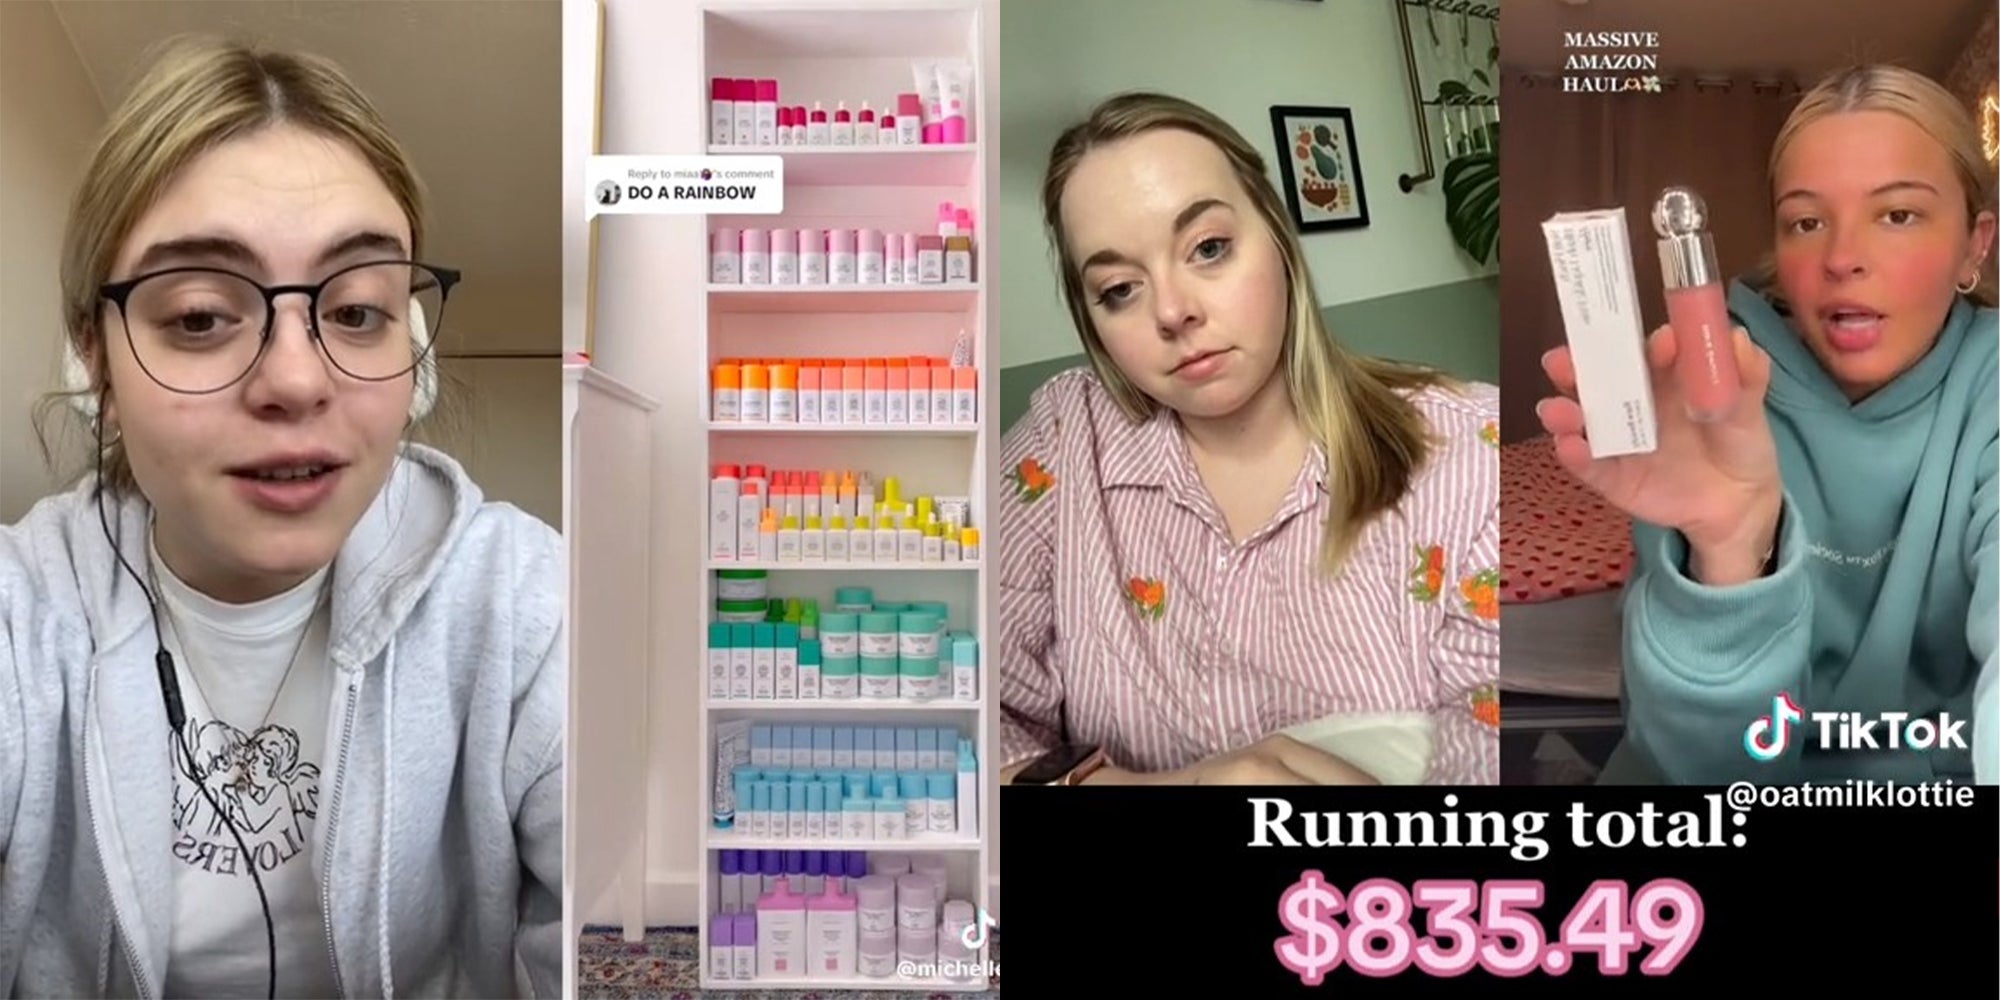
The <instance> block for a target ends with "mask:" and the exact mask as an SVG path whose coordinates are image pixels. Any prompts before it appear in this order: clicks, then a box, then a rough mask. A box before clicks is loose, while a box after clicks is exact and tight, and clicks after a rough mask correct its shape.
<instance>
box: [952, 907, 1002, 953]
mask: <svg viewBox="0 0 2000 1000" xmlns="http://www.w3.org/2000/svg"><path fill="white" fill-rule="evenodd" d="M998 926H1000V921H998V920H995V919H993V915H992V914H990V913H988V912H986V911H985V910H980V911H979V916H978V917H977V918H976V919H974V920H973V922H972V923H969V924H967V925H965V930H963V931H961V932H959V935H958V940H959V942H960V943H962V944H964V945H965V947H966V949H967V950H968V951H972V952H975V953H976V952H978V951H979V949H981V948H984V947H986V941H987V939H988V938H989V937H991V934H990V933H989V932H990V931H991V930H992V929H993V928H995V927H998Z"/></svg>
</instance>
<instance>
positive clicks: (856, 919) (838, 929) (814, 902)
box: [806, 885, 861, 978]
mask: <svg viewBox="0 0 2000 1000" xmlns="http://www.w3.org/2000/svg"><path fill="white" fill-rule="evenodd" d="M859 924H860V906H859V901H858V900H857V899H856V898H855V897H853V896H850V895H845V894H843V893H841V891H840V887H839V886H835V885H829V886H827V887H826V892H825V893H823V894H821V895H818V896H813V897H810V898H808V899H807V900H806V938H807V946H806V961H807V963H808V966H809V968H808V971H807V973H806V974H807V975H808V976H810V977H813V978H821V977H825V978H836V977H845V976H852V975H854V973H855V962H856V959H857V958H858V957H859V954H858V953H859V950H860V944H861V940H860V938H861V929H860V926H859Z"/></svg>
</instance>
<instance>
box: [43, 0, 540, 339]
mask: <svg viewBox="0 0 2000 1000" xmlns="http://www.w3.org/2000/svg"><path fill="white" fill-rule="evenodd" d="M55 10H56V14H57V16H58V17H59V18H61V20H62V23H63V25H64V27H65V28H66V29H67V30H68V32H69V36H70V39H71V40H72V42H73V43H74V45H75V47H76V52H77V56H78V57H79V58H80V59H81V60H82V63H83V67H84V70H85V71H86V72H87V73H88V74H89V76H90V78H91V80H92V82H93V83H94V84H95V85H96V87H97V91H98V93H99V95H100V96H101V97H102V99H103V101H104V104H105V107H106V108H107V109H108V108H110V107H113V106H115V105H116V104H117V102H118V101H119V99H120V98H121V96H122V95H123V94H124V93H125V90H126V89H127V87H128V86H129V85H130V84H131V82H132V77H133V76H134V75H135V74H136V73H138V72H139V71H140V69H141V68H142V63H143V60H144V56H145V53H146V51H147V49H149V48H150V47H151V46H152V45H154V44H155V43H156V42H157V41H158V40H159V39H162V38H165V37H167V36H170V35H175V34H181V33H184V32H202V33H210V34H225V35H228V36H231V37H236V38H241V39H243V40H246V41H250V42H252V43H256V44H261V45H264V46H268V47H273V48H292V49H301V50H306V51H310V52H314V53H317V54H319V55H323V56H326V57H328V58H330V59H332V60H334V61H335V62H337V63H339V64H340V65H341V67H342V68H343V69H345V70H346V71H347V73H348V75H349V76H350V77H351V78H352V79H353V80H354V82H355V84H356V86H358V87H359V88H360V89H361V91H362V92H363V93H365V94H367V95H368V97H369V99H370V100H371V101H373V102H375V104H376V107H377V108H378V110H380V111H381V113H382V116H383V118H384V119H386V120H387V122H388V125H389V129H390V131H391V132H392V133H394V134H395V135H396V137H397V139H398V140H399V141H401V142H402V143H403V145H404V148H405V149H406V150H407V151H408V153H409V155H410V157H411V158H412V159H413V160H414V161H415V163H416V166H417V171H418V173H419V175H420V176H421V177H422V178H423V181H424V184H425V187H426V188H427V191H428V196H429V204H428V208H429V214H430V216H431V219H430V234H431V236H430V239H429V240H428V244H429V245H428V247H427V248H426V250H425V252H424V256H425V257H426V258H427V259H428V260H429V261H430V262H432V263H438V264H443V265H445V266H449V267H455V268H458V269H460V270H462V271H464V272H466V283H465V284H464V285H462V286H461V290H460V291H459V292H458V293H456V294H454V295H453V299H452V301H453V302H454V303H455V304H456V303H459V302H461V300H462V299H463V300H472V301H466V302H465V304H466V305H467V306H470V307H472V309H471V311H472V312H479V313H485V312H487V311H488V309H491V308H493V307H494V306H496V305H500V304H501V303H505V304H506V305H507V306H512V305H513V304H514V303H516V302H521V301H523V300H526V301H534V300H537V299H543V300H546V301H551V302H553V303H555V304H556V305H555V307H554V308H550V309H547V310H544V309H542V308H535V309H533V311H534V312H536V313H542V312H544V311H547V312H554V311H555V309H558V308H559V304H560V301H561V296H562V243H561V236H562V233H561V228H562V196H563V191H562V176H563V174H562V10H561V4H560V3H559V2H556V0H478V2H437V0H433V2H409V0H310V2H308V0H266V2H260V3H244V2H237V0H224V2H216V0H176V2H172V3H137V2H123V3H97V2H82V0H56V2H55ZM496 299H497V300H499V301H498V302H496V301H495V300H496ZM476 300H484V301H483V302H482V301H476ZM481 306H485V307H487V308H484V309H482V308H480V307H481ZM463 315H466V314H464V313H461V316H463ZM508 339H512V338H508ZM559 342H560V341H559V340H556V341H550V346H549V349H550V350H554V345H555V344H558V343H559ZM496 346H497V345H496Z"/></svg>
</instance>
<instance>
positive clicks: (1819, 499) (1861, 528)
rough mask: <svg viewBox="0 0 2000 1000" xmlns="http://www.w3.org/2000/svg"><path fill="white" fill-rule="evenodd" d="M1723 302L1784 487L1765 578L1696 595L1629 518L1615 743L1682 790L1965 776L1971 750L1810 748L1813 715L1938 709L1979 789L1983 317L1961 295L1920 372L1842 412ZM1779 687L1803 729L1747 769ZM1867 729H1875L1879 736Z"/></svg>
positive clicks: (1986, 618)
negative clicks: (1747, 360)
mask: <svg viewBox="0 0 2000 1000" xmlns="http://www.w3.org/2000/svg"><path fill="white" fill-rule="evenodd" d="M1729 306H1730V312H1731V314H1732V315H1733V316H1734V317H1735V319H1736V322H1737V323H1738V324H1739V325H1741V326H1742V327H1743V328H1744V329H1746V330H1748V331H1749V333H1750V337H1751V339H1752V340H1754V341H1755V342H1756V343H1757V346H1759V347H1761V348H1763V350H1764V351H1765V352H1766V353H1767V354H1769V355H1770V357H1771V362H1772V366H1771V367H1772V372H1771V388H1770V392H1769V393H1768V394H1767V397H1766V401H1765V410H1766V413H1767V415H1768V417H1769V419H1770V424H1771V434H1772V436H1773V437H1774V438H1775V439H1776V441H1777V448H1778V465H1779V469H1780V471H1781V473H1782V475H1783V477H1784V483H1785V503H1784V514H1783V524H1782V529H1781V534H1780V537H1779V540H1778V550H1777V553H1776V559H1777V562H1776V569H1775V571H1774V572H1772V573H1771V574H1770V575H1769V576H1767V577H1764V578H1763V579H1759V580H1755V581H1752V582H1750V583H1745V584H1741V585H1738V586H1731V587H1709V586H1704V585H1702V584H1699V583H1697V582H1695V581H1694V580H1692V579H1690V578H1689V577H1688V575H1687V573H1686V563H1687V541H1686V539H1685V538H1684V537H1682V536H1681V535H1680V533H1679V532H1675V531H1670V530H1663V529H1660V528H1658V527H1655V526H1652V525H1646V524H1638V525H1635V527H1634V530H1633V540H1634V543H1635V546H1636V549H1637V556H1638V560H1637V567H1636V569H1635V572H1634V574H1633V578H1632V582H1631V584H1630V592H1629V594H1628V596H1627V599H1626V604H1625V660H1626V662H1625V688H1626V703H1627V721H1626V724H1627V734H1628V736H1627V743H1628V745H1629V746H1630V747H1631V748H1633V749H1636V750H1637V751H1638V752H1639V754H1640V755H1641V757H1642V758H1643V759H1644V760H1645V761H1647V762H1648V763H1650V764H1651V765H1652V767H1653V768H1654V769H1655V770H1656V771H1657V772H1658V773H1659V775H1660V776H1661V777H1663V778H1664V779H1666V780H1668V781H1670V782H1674V783H1682V784H1709V783H1718V784H1719V783H1724V782H1729V781H1737V780H1752V781H1759V782H1763V783H1777V782H1796V781H1808V780H1810V781H1825V780H1838V779H1842V778H1872V779H1877V780H1896V781H1904V782H1914V781H1925V780H1932V779H1936V778H1952V779H1956V780H1959V781H1966V780H1971V779H1973V778H1974V770H1975V769H1974V765H1973V758H1974V753H1973V751H1972V750H1970V749H1937V750H1933V751H1931V752H1928V753H1925V752H1917V751H1912V750H1907V749H1903V750H1889V749H1886V748H1885V749H1883V750H1881V751H1875V752H1868V751H1862V752H1854V751H1845V752H1843V751H1839V750H1837V749H1836V750H1823V749H1821V748H1820V747H1819V746H1818V744H1819V742H1820V732H1819V730H1820V727H1819V725H1818V724H1816V723H1815V722H1814V720H1813V718H1812V713H1815V712H1856V713H1860V714H1861V715H1863V716H1864V717H1871V718H1872V717H1875V716H1877V715H1879V714H1880V713H1883V712H1909V713H1911V718H1917V717H1928V718H1932V719H1936V718H1937V717H1938V716H1939V714H1940V713H1944V714H1947V715H1949V716H1950V718H1951V719H1953V720H1962V721H1963V726H1962V727H1961V728H1960V730H1959V735H1960V736H1961V737H1962V738H1963V739H1964V740H1965V742H1966V744H1967V745H1968V746H1977V747H1979V750H1978V753H1979V755H1980V757H1981V759H1980V760H1979V767H1978V769H1977V770H1978V772H1979V773H1978V777H1979V778H1980V779H1982V780H1985V781H1992V780H1993V769H1994V765H1995V761H1994V760H1993V757H1994V755H1995V750H1994V742H1993V740H1994V736H1993V732H1992V725H1991V724H1990V722H1989V721H1988V720H1990V718H1991V716H1992V715H1993V713H1994V711H1995V707H1996V705H1995V699H1996V697H2000V691H1996V688H1995V685H1994V682H1993V680H1992V677H1993V673H1994V669H1995V668H1994V656H1995V653H1994V649H1995V644H1996V631H2000V589H1996V588H2000V579H1996V577H1997V576H2000V565H1996V559H2000V551H1996V526H1995V516H1996V497H1995V490H1996V489H2000V485H1997V484H1996V482H1995V463H1996V446H2000V405H1996V398H1995V397H1996V394H2000V369H1996V358H2000V354H1997V353H1996V348H2000V329H1996V322H1995V313H1994V312H1993V310H1991V309H1978V308H1975V307H1974V306H1972V305H1971V304H1970V303H1968V302H1966V301H1965V300H1963V299H1961V300H1960V301H1959V302H1958V303H1957V304H1956V305H1955V306H1954V307H1953V308H1952V311H1951V313H1950V314H1949V315H1948V316H1947V317H1946V320H1945V325H1944V330H1943V332H1942V333H1941V334H1940V336H1939V337H1938V341H1937V344H1936V346H1935V347H1934V348H1933V349H1932V350H1931V352H1930V353H1929V354H1928V355H1926V356H1925V357H1924V358H1923V360H1922V361H1920V362H1918V363H1917V365H1916V366H1915V367H1914V368H1912V369H1910V370H1909V371H1908V372H1906V373H1904V374H1903V375H1902V376H1901V377H1900V378H1898V379H1896V380H1895V381H1894V382H1892V383H1890V384H1889V385H1887V386H1885V387H1883V388H1882V389H1881V390H1879V391H1878V392H1876V393H1874V394H1873V395H1871V396H1869V397H1868V398H1867V399H1865V400H1863V401H1861V402H1860V403H1850V402H1849V401H1848V399H1847V397H1846V396H1844V395H1843V394H1842V393H1841V391H1840V389H1839V387H1837V386H1836V385H1835V384H1834V382H1833V380H1832V379H1831V378H1830V377H1829V376H1828V375H1827V373H1826V370H1825V369H1824V368H1822V367H1820V364H1819V361H1818V360H1817V359H1816V358H1815V357H1814V356H1813V354H1812V351H1811V349H1810V348H1808V347H1807V346H1806V344H1805V342H1804V341H1802V340H1801V339H1799V337H1798V335H1797V334H1796V333H1794V332H1793V331H1792V330H1791V328H1790V327H1789V326H1788V325H1787V323H1786V321H1785V318H1784V317H1783V316H1781V315H1780V314H1779V313H1778V312H1777V311H1776V310H1775V309H1774V308H1773V307H1772V305H1771V304H1770V303H1769V302H1768V301H1766V300H1765V299H1764V298H1763V297H1762V296H1760V295H1758V294H1757V293H1756V292H1754V291H1752V290H1750V289H1749V288H1748V287H1747V286H1745V285H1743V284H1742V283H1740V282H1739V283H1737V284H1735V285H1733V286H1732V287H1731V289H1730V293H1729ZM1975 687H1977V689H1978V700H1979V702H1980V706H1979V707H1980V710H1981V718H1980V719H1979V720H1977V721H1975V719H1974V704H1975ZM1780 693H1784V694H1788V695H1790V697H1791V698H1792V700H1793V701H1794V702H1795V703H1796V704H1797V705H1798V706H1799V707H1800V708H1801V709H1802V710H1803V711H1804V713H1805V719H1804V722H1803V723H1802V724H1801V725H1796V726H1793V727H1792V728H1791V731H1790V734H1789V737H1790V738H1789V740H1788V742H1787V745H1786V747H1785V749H1784V752H1783V753H1782V754H1781V755H1780V756H1779V757H1778V758H1777V759H1775V760H1772V761H1769V762H1764V761H1759V760H1757V759H1754V758H1753V757H1752V756H1751V755H1750V753H1749V752H1748V750H1747V747H1746V743H1745V731H1746V729H1747V728H1748V727H1749V726H1750V725H1751V724H1752V723H1753V722H1754V721H1756V720H1757V719H1759V718H1760V717H1763V716H1767V715H1770V714H1771V713H1772V702H1773V699H1774V698H1775V697H1776V696H1778V695H1779V694H1780ZM1884 728H1885V727H1884V726H1881V725H1878V726H1876V727H1875V730H1874V732H1875V733H1876V734H1877V736H1878V740H1879V737H1880V736H1881V734H1882V733H1883V731H1884ZM1881 742H1884V743H1885V746H1886V741H1881Z"/></svg>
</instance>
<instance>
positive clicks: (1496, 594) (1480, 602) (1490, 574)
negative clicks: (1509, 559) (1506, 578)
mask: <svg viewBox="0 0 2000 1000" xmlns="http://www.w3.org/2000/svg"><path fill="white" fill-rule="evenodd" d="M1458 595H1459V598H1460V599H1461V600H1462V602H1463V603H1464V605H1465V611H1466V613H1467V614H1469V615H1471V616H1472V617H1474V618H1478V619H1480V620H1481V621H1489V622H1497V621H1499V620H1500V571H1499V570H1498V569H1482V570H1480V571H1479V572H1477V573H1474V574H1472V575H1471V576H1468V577H1466V578H1465V579H1463V580H1460V581H1458Z"/></svg>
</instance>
